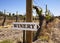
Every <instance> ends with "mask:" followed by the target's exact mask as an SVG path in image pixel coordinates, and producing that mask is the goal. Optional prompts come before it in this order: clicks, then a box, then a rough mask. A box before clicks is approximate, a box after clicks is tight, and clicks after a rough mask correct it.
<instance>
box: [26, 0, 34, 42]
mask: <svg viewBox="0 0 60 43" xmlns="http://www.w3.org/2000/svg"><path fill="white" fill-rule="evenodd" d="M26 22H32V0H26ZM32 36H33V34H32V31H26V43H32Z"/></svg>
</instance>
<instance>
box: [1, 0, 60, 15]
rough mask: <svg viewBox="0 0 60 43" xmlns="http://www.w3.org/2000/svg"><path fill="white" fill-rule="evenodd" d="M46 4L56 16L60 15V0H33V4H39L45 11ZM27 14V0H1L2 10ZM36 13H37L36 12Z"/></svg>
mask: <svg viewBox="0 0 60 43" xmlns="http://www.w3.org/2000/svg"><path fill="white" fill-rule="evenodd" d="M46 4H47V6H48V10H50V11H51V13H52V14H54V15H55V16H60V0H33V5H36V6H39V7H41V8H42V9H43V12H45V8H46ZM4 9H5V10H6V12H10V13H16V11H18V13H19V14H26V0H0V11H4ZM34 15H36V14H34Z"/></svg>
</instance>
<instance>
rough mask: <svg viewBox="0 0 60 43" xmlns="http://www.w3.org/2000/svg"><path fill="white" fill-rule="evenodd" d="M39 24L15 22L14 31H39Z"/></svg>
mask: <svg viewBox="0 0 60 43" xmlns="http://www.w3.org/2000/svg"><path fill="white" fill-rule="evenodd" d="M37 25H38V24H37V23H32V22H14V23H13V29H18V30H29V31H37Z"/></svg>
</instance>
